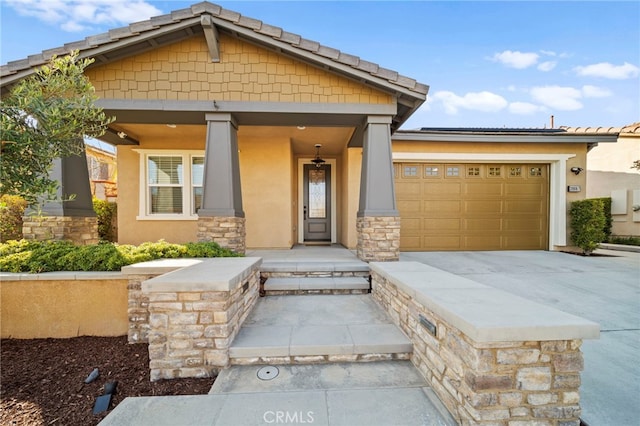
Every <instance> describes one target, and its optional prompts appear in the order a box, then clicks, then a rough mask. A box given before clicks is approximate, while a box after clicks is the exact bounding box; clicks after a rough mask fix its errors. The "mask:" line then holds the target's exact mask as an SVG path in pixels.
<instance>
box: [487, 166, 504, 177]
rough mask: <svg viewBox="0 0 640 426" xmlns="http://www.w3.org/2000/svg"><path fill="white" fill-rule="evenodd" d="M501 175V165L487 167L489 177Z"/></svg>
mask: <svg viewBox="0 0 640 426" xmlns="http://www.w3.org/2000/svg"><path fill="white" fill-rule="evenodd" d="M500 176H502V167H489V177H500Z"/></svg>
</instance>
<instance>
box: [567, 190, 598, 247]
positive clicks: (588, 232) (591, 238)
mask: <svg viewBox="0 0 640 426" xmlns="http://www.w3.org/2000/svg"><path fill="white" fill-rule="evenodd" d="M569 214H570V215H571V239H572V240H573V243H574V244H575V245H576V246H578V247H580V248H581V249H582V252H583V253H584V254H586V255H589V254H591V252H593V251H594V250H595V249H597V248H598V246H599V245H600V243H601V242H603V241H604V240H605V226H606V222H607V220H606V216H605V212H604V202H603V201H602V199H596V198H594V199H587V200H579V201H574V202H573V203H571V209H570V210H569Z"/></svg>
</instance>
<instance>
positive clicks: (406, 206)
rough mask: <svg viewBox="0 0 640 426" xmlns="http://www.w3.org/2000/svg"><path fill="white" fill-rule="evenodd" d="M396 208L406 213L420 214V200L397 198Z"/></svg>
mask: <svg viewBox="0 0 640 426" xmlns="http://www.w3.org/2000/svg"><path fill="white" fill-rule="evenodd" d="M398 209H399V210H400V211H403V212H406V213H407V214H412V213H417V214H421V212H422V201H420V200H419V199H416V200H410V201H409V200H399V201H398Z"/></svg>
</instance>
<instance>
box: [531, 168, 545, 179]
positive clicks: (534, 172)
mask: <svg viewBox="0 0 640 426" xmlns="http://www.w3.org/2000/svg"><path fill="white" fill-rule="evenodd" d="M529 176H531V177H541V176H542V167H531V168H530V169H529Z"/></svg>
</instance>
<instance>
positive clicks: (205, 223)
mask: <svg viewBox="0 0 640 426" xmlns="http://www.w3.org/2000/svg"><path fill="white" fill-rule="evenodd" d="M197 238H198V241H214V242H216V243H218V244H219V245H220V247H224V248H228V249H231V250H233V251H235V252H237V253H242V254H244V253H245V251H246V240H247V239H246V228H245V218H243V217H235V216H230V217H222V216H215V217H207V216H202V217H199V218H198V234H197Z"/></svg>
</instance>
